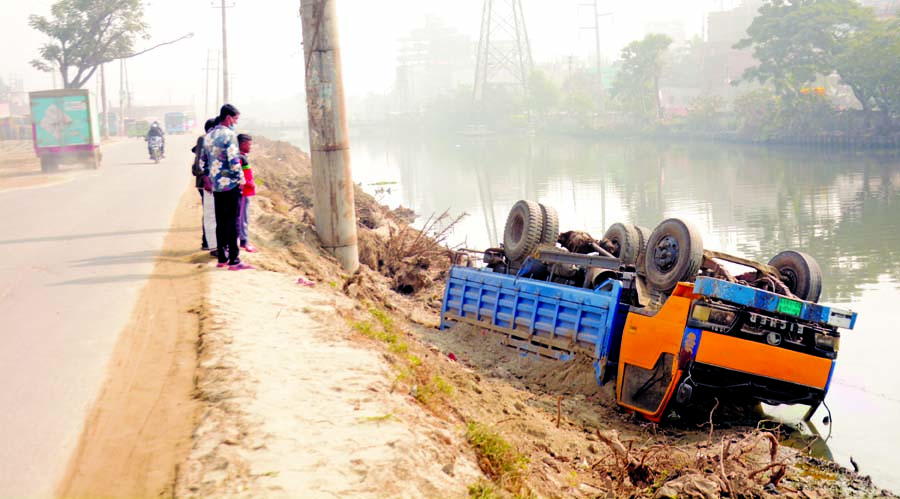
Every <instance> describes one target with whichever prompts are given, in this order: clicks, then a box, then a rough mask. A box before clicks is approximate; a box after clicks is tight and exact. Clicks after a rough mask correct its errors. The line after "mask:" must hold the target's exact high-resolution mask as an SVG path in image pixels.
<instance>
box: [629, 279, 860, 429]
mask: <svg viewBox="0 0 900 499" xmlns="http://www.w3.org/2000/svg"><path fill="white" fill-rule="evenodd" d="M855 322H856V314H855V313H853V312H850V311H847V310H840V309H836V308H833V307H828V306H823V305H818V304H815V303H812V302H808V301H802V300H797V299H794V298H788V297H785V296H781V295H778V294H775V293H772V292H768V291H764V290H761V289H756V288H751V287H748V286H743V285H740V284H736V283H732V282H728V281H724V280H720V279H714V278H709V277H699V278H697V280H696V282H695V283H693V284H689V283H679V284H678V285H677V286H676V288H675V289H674V290H673V292H672V294H671V295H670V296H669V297H668V299H667V300H666V302H665V303H664V304H663V305H662V306H661V307H660V308H659V309H658V310H657V311H656V312H655V313H654V314H652V315H651V314H650V313H649V312H646V311H644V310H642V309H636V308H631V310H630V311H629V313H628V316H627V319H626V321H625V325H624V328H623V331H622V340H621V345H620V353H619V363H618V371H617V372H618V376H617V381H616V395H617V399H618V403H619V404H620V405H622V406H623V407H626V408H628V409H631V410H634V411H636V412H638V413H640V414H642V415H644V416H645V417H646V418H647V419H649V420H651V421H657V422H658V421H660V420H661V419H662V418H663V416H664V415H665V413H666V411H667V409H669V408H673V407H677V406H678V405H681V404H686V403H688V402H689V401H690V400H691V399H692V397H695V396H697V395H698V393H697V392H705V393H706V394H707V395H710V396H711V394H715V393H723V392H726V393H727V394H728V395H730V396H738V397H742V398H744V399H746V400H759V401H762V402H766V403H769V404H773V405H775V404H806V405H809V406H810V410H809V412H808V413H807V417H811V416H812V413H813V412H814V411H815V409H816V408H817V407H818V405H819V404H820V403H821V402H822V401H823V400H824V398H825V394H826V393H827V392H828V387H829V383H830V382H831V376H832V373H833V372H834V365H835V359H836V358H837V352H838V346H839V342H840V333H839V332H838V328H839V327H843V328H847V329H852V328H853V326H854V324H855Z"/></svg>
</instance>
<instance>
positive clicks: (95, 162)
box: [88, 151, 103, 170]
mask: <svg viewBox="0 0 900 499" xmlns="http://www.w3.org/2000/svg"><path fill="white" fill-rule="evenodd" d="M102 160H103V154H102V153H101V152H100V151H94V154H93V158H91V161H90V163H89V164H88V166H89V167H90V168H91V170H96V169H98V168H100V162H101V161H102Z"/></svg>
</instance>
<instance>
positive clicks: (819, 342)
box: [816, 333, 841, 352]
mask: <svg viewBox="0 0 900 499" xmlns="http://www.w3.org/2000/svg"><path fill="white" fill-rule="evenodd" d="M840 346H841V337H840V336H829V335H827V334H822V333H816V348H819V349H822V350H827V351H829V352H837V351H838V348H840Z"/></svg>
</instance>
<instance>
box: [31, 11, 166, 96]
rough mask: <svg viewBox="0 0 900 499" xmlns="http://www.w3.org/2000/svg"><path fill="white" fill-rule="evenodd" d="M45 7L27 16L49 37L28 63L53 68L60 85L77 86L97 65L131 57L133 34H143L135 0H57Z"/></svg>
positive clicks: (141, 13)
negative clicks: (46, 10)
mask: <svg viewBox="0 0 900 499" xmlns="http://www.w3.org/2000/svg"><path fill="white" fill-rule="evenodd" d="M50 12H51V17H50V18H46V17H44V16H38V15H31V16H30V17H29V18H28V24H29V26H31V27H32V28H34V29H36V30H37V31H40V32H41V33H43V34H45V35H47V37H49V38H50V41H49V42H48V43H46V44H45V45H44V46H42V47H41V48H40V49H39V51H38V52H39V55H40V58H39V59H34V60H32V61H31V65H32V66H34V67H35V68H37V69H39V70H41V71H46V72H48V73H50V72H59V74H60V75H61V76H62V82H63V86H64V88H81V87H82V86H84V84H85V83H87V81H88V80H90V79H91V77H92V76H93V75H94V73H95V72H96V71H97V68H98V67H99V66H100V65H101V64H104V63H107V62H110V61H114V60H116V59H120V58H123V57H131V56H133V55H134V40H135V38H136V37H139V36H142V37H144V38H149V35H148V34H147V24H146V23H144V4H143V2H141V1H140V0H59V1H58V2H56V3H55V4H53V6H52V7H51V9H50ZM73 72H74V74H72V73H73Z"/></svg>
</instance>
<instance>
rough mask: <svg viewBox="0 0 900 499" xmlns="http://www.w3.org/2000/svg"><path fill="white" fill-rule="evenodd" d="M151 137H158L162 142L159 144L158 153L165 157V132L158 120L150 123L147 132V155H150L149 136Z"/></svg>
mask: <svg viewBox="0 0 900 499" xmlns="http://www.w3.org/2000/svg"><path fill="white" fill-rule="evenodd" d="M151 137H159V138H160V140H162V142H161V143H160V146H159V154H160V156H162V157H166V133H165V132H163V129H162V127H160V126H159V122H156V121H154V122H153V124H152V125H150V130H149V131H148V132H147V155H148V156H150V155H152V154H151V151H150V138H151Z"/></svg>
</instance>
